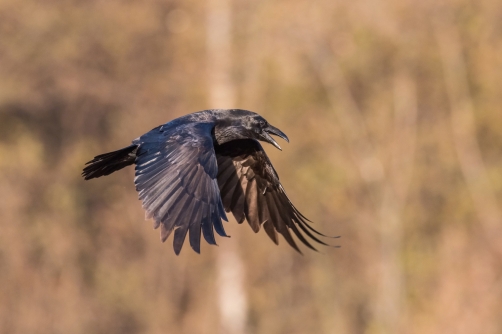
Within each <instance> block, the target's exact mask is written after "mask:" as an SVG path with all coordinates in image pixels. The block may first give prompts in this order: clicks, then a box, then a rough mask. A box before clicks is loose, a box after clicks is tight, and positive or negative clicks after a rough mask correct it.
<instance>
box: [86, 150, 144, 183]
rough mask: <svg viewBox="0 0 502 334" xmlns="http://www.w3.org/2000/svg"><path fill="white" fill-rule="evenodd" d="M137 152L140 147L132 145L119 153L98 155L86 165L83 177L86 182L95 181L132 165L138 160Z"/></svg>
mask: <svg viewBox="0 0 502 334" xmlns="http://www.w3.org/2000/svg"><path fill="white" fill-rule="evenodd" d="M137 150H138V145H130V146H127V147H125V148H123V149H120V150H118V151H113V152H109V153H105V154H101V155H98V156H96V157H95V158H94V159H92V160H91V161H89V162H87V163H86V165H87V166H86V167H85V168H84V171H83V172H82V176H83V177H84V179H86V180H89V179H94V178H97V177H101V176H105V175H108V174H111V173H113V172H115V171H118V170H119V169H122V168H124V167H127V166H129V165H132V164H133V163H134V161H135V159H136V151H137Z"/></svg>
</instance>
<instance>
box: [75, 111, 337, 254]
mask: <svg viewBox="0 0 502 334" xmlns="http://www.w3.org/2000/svg"><path fill="white" fill-rule="evenodd" d="M271 134H272V135H276V136H278V137H281V138H282V139H284V140H286V141H287V142H289V139H288V137H287V136H286V135H285V134H284V133H283V132H282V131H281V130H279V129H277V128H276V127H273V126H272V125H270V124H269V123H268V122H267V121H266V120H265V119H264V118H263V117H261V116H260V115H258V114H256V113H254V112H251V111H247V110H242V109H211V110H203V111H199V112H196V113H192V114H188V115H185V116H182V117H180V118H177V119H175V120H172V121H170V122H168V123H166V124H164V125H161V126H158V127H156V128H154V129H152V130H151V131H149V132H147V133H146V134H144V135H142V136H140V137H139V138H137V139H135V140H133V142H132V145H130V146H127V147H125V148H123V149H120V150H118V151H114V152H110V153H105V154H101V155H98V156H96V157H95V158H94V159H92V160H91V161H89V162H87V163H86V167H85V168H84V170H83V173H82V176H83V177H84V178H85V179H86V180H89V179H93V178H98V177H101V176H104V175H108V174H111V173H113V172H115V171H117V170H119V169H122V168H124V167H126V166H129V165H132V164H136V173H135V178H134V184H135V185H136V190H137V191H138V193H139V199H140V200H141V201H142V202H143V208H144V209H145V211H146V217H147V218H153V221H154V228H158V227H160V236H161V240H162V242H164V241H165V240H166V239H167V238H168V237H169V235H170V234H171V233H172V232H173V231H174V240H173V247H174V252H175V253H176V255H178V254H179V253H180V251H181V248H182V246H183V243H184V241H185V238H186V235H187V233H188V232H189V240H190V246H191V247H192V248H193V250H195V251H196V252H197V253H200V239H201V238H200V237H201V231H202V234H203V236H204V239H206V241H207V242H208V243H209V244H212V245H216V241H215V238H214V232H213V229H214V230H216V232H217V233H218V234H219V235H220V236H227V235H226V233H225V230H224V228H223V224H222V222H221V219H224V220H226V221H228V219H227V216H226V214H225V211H226V212H232V214H233V215H234V217H235V219H236V220H237V222H238V223H239V224H240V223H242V222H243V221H244V220H246V221H247V222H248V223H249V225H250V226H251V228H252V229H253V231H254V232H258V231H259V230H260V226H262V225H263V228H264V229H265V232H266V233H267V235H268V236H269V237H270V239H272V241H273V242H274V243H275V244H278V243H279V239H278V234H277V232H278V233H280V234H282V236H283V237H284V238H285V239H286V241H287V242H288V243H289V245H291V246H292V247H293V248H294V249H295V250H297V251H298V252H300V253H301V251H300V249H299V248H298V246H297V245H296V243H295V241H294V239H293V238H292V236H291V233H290V230H291V231H293V233H294V234H295V235H296V237H297V238H298V239H299V240H300V241H301V242H302V243H303V244H305V245H306V246H307V247H309V248H311V249H313V250H316V249H315V248H314V247H313V246H312V245H311V244H310V243H309V241H308V240H307V238H306V237H305V236H304V234H305V235H306V236H307V237H309V238H310V239H312V240H314V241H316V242H318V243H320V244H323V245H327V244H326V243H324V242H323V241H321V240H319V238H318V237H317V236H316V235H320V236H325V235H324V234H322V233H320V232H318V231H316V230H315V229H314V228H313V227H311V226H310V225H309V223H308V222H309V220H308V219H307V218H305V217H304V216H303V215H302V214H301V213H300V212H299V211H298V210H297V209H296V208H295V206H294V205H293V204H292V203H291V201H290V200H289V198H288V197H287V196H286V192H285V191H284V188H283V186H282V185H281V183H280V182H279V177H278V175H277V172H276V171H275V169H274V167H273V166H272V164H271V162H270V160H269V159H268V157H267V155H266V154H265V151H264V150H263V148H262V146H261V145H260V143H259V140H261V141H264V142H267V143H270V144H272V145H274V146H275V147H276V148H278V149H279V150H281V147H280V146H279V144H278V143H277V142H276V141H275V140H274V139H273V138H272V137H271V136H270V135H271ZM300 230H301V231H300ZM302 232H303V233H302Z"/></svg>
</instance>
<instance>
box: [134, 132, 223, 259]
mask: <svg viewBox="0 0 502 334" xmlns="http://www.w3.org/2000/svg"><path fill="white" fill-rule="evenodd" d="M212 127H213V125H212V124H211V123H187V124H183V125H179V126H177V127H175V128H170V129H169V128H167V127H159V128H156V129H153V130H152V131H150V132H148V133H147V134H145V135H143V136H141V137H140V138H138V139H137V140H136V141H135V142H134V144H135V145H138V150H137V154H136V177H135V179H134V182H135V185H136V190H137V191H138V194H139V199H140V200H141V201H142V202H143V208H144V209H145V211H146V217H148V218H153V220H154V228H158V227H159V226H160V227H161V229H160V235H161V240H162V241H165V240H166V239H167V238H168V237H169V236H170V235H171V233H172V232H173V231H174V237H173V248H174V252H175V253H176V254H179V253H180V252H181V249H182V247H183V244H184V242H185V239H186V236H187V233H189V241H190V246H191V247H192V248H193V249H194V250H195V251H196V252H198V253H199V252H200V236H201V231H202V233H203V235H204V238H205V239H206V241H207V242H208V243H210V244H216V240H215V239H214V233H213V228H214V229H216V231H217V232H218V234H220V235H223V236H226V234H225V230H224V228H223V224H222V222H221V219H225V220H226V215H225V211H224V210H223V204H222V201H221V197H220V191H219V187H218V181H217V178H216V176H217V174H218V163H217V160H216V155H215V152H214V144H213V138H212V135H211V131H212ZM220 208H221V209H220Z"/></svg>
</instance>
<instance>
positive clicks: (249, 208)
mask: <svg viewBox="0 0 502 334" xmlns="http://www.w3.org/2000/svg"><path fill="white" fill-rule="evenodd" d="M215 153H216V157H217V160H216V161H217V162H218V166H219V172H218V176H217V178H218V186H219V189H220V194H221V197H222V202H223V205H224V207H225V210H226V211H227V212H232V214H233V215H234V217H235V219H236V220H237V222H239V223H242V222H243V221H244V220H246V221H247V222H248V224H249V225H250V226H251V228H252V230H253V231H254V232H258V231H259V230H260V226H262V225H263V228H264V230H265V232H266V233H267V235H268V236H269V237H270V239H271V240H272V241H273V242H274V243H275V244H278V243H279V239H278V235H277V234H278V233H279V234H281V235H282V236H283V237H284V239H286V241H287V243H288V244H289V245H290V246H291V247H293V248H294V249H295V250H297V251H298V252H300V253H301V251H300V248H299V247H298V246H297V244H296V242H295V240H294V239H293V236H292V234H294V235H295V237H296V238H297V239H298V240H299V241H300V242H301V243H303V244H304V245H305V246H307V247H308V248H310V249H313V250H316V249H315V247H313V246H312V244H311V243H310V241H309V239H311V240H313V241H315V242H317V243H320V244H323V245H327V244H326V243H325V242H323V241H321V240H319V238H317V237H316V236H315V235H314V234H319V235H322V234H321V233H319V232H317V231H316V230H315V229H314V228H313V227H311V226H310V224H309V222H310V221H309V220H308V219H307V218H305V216H303V215H302V214H301V213H300V212H299V211H298V210H297V209H296V207H295V206H294V205H293V203H291V201H290V200H289V198H288V196H287V195H286V192H285V191H284V188H283V186H282V185H281V183H280V182H279V177H278V176H277V173H276V171H275V169H274V167H273V166H272V164H271V163H270V160H269V159H268V157H267V155H266V153H265V151H264V150H263V148H262V147H261V145H260V143H259V142H258V141H256V140H253V139H242V140H234V141H231V142H228V143H225V144H223V145H217V146H216V147H215ZM322 236H324V235H322Z"/></svg>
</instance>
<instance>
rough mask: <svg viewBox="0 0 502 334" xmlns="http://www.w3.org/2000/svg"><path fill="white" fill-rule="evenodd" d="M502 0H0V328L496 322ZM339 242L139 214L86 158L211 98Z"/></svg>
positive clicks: (500, 258) (499, 309) (116, 179)
mask: <svg viewBox="0 0 502 334" xmlns="http://www.w3.org/2000/svg"><path fill="white" fill-rule="evenodd" d="M501 89H502V2H500V1H496V0H480V1H474V0H446V1H441V2H437V1H428V0H426V1H410V0H405V1H396V0H376V1H375V0H373V1H371V0H355V1H338V0H319V1H315V2H312V1H306V0H287V1H285V0H267V1H264V0H258V1H244V0H208V1H195V0H185V1H181V0H163V1H160V0H142V1H133V0H107V1H98V0H95V1H79V0H47V1H35V0H25V1H17V0H0V332H1V333H232V334H233V333H236V334H239V333H502V218H501V217H502V213H501V204H502V111H501V105H502V91H501ZM230 107H236V108H242V109H250V110H253V111H256V112H258V113H260V114H261V115H263V116H264V117H265V118H267V119H268V120H269V121H270V123H271V124H274V125H275V126H277V127H279V128H280V129H282V130H283V131H284V132H286V133H287V134H288V136H289V138H290V140H291V143H290V144H289V145H288V144H285V145H283V143H281V145H282V146H283V149H284V150H283V152H280V151H278V150H276V149H275V148H273V147H271V146H270V145H266V146H265V149H266V150H267V153H268V154H269V156H270V158H271V160H272V161H273V163H274V165H275V167H276V169H277V171H278V173H279V175H280V176H281V181H282V183H283V185H284V187H285V188H286V190H287V191H288V195H289V196H290V198H291V199H292V201H293V202H294V203H295V204H296V206H297V207H298V208H299V209H300V210H301V211H302V213H304V214H305V215H306V216H307V217H309V218H310V219H311V220H312V221H314V222H315V227H316V228H318V229H319V230H321V231H323V232H325V233H327V234H330V235H341V236H342V238H341V239H338V240H335V241H336V242H335V243H336V244H338V245H341V246H342V247H341V248H340V249H335V248H322V249H321V253H314V252H311V251H309V250H307V249H304V250H305V251H304V256H301V255H299V254H297V253H296V252H294V251H293V250H292V249H291V248H290V247H289V246H288V245H287V244H286V243H285V242H284V240H283V239H281V241H280V244H279V246H275V245H274V244H273V243H272V242H271V241H270V240H269V239H268V238H267V236H266V235H265V233H264V232H263V231H260V233H258V234H254V233H253V232H252V231H251V228H250V227H249V226H247V224H244V225H243V226H239V225H237V224H236V223H235V222H234V221H230V222H229V223H226V225H225V226H226V229H227V231H228V233H229V234H230V235H231V236H232V238H230V239H224V238H220V239H218V243H219V247H214V246H209V245H207V244H205V243H204V242H203V245H202V254H201V255H197V254H195V253H194V252H193V251H192V250H191V249H190V247H189V245H188V244H185V247H184V249H183V250H182V252H181V255H180V256H179V257H176V256H175V255H174V252H173V250H172V246H171V242H172V241H171V240H172V238H170V239H169V240H168V241H167V242H166V243H164V244H163V243H161V242H160V241H159V232H158V231H154V230H153V229H152V223H151V222H149V221H148V222H145V221H144V213H143V211H142V208H141V203H140V202H139V201H138V200H137V194H136V192H135V190H134V185H133V175H134V170H133V168H128V169H125V170H122V171H120V172H117V173H115V174H113V175H110V176H108V177H106V178H101V179H98V180H92V181H88V182H84V181H83V179H82V178H81V177H80V173H81V170H82V168H83V165H84V163H85V162H86V161H88V160H90V159H91V158H92V157H93V156H95V155H97V154H100V153H103V152H107V151H111V150H115V149H118V148H121V147H124V146H126V145H128V144H129V143H130V141H131V140H132V139H134V138H136V137H138V136H139V135H141V134H143V133H144V132H146V131H148V130H150V129H151V128H153V127H155V126H157V125H159V124H162V123H165V122H167V121H168V120H171V119H173V118H175V117H178V116H181V115H184V114H186V113H189V112H194V111H198V110H202V109H208V108H230Z"/></svg>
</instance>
